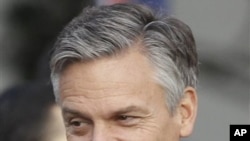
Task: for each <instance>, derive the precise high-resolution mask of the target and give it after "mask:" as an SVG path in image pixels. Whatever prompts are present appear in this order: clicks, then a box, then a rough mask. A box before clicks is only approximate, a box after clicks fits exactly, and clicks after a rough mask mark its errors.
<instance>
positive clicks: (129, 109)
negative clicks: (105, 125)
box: [113, 105, 149, 115]
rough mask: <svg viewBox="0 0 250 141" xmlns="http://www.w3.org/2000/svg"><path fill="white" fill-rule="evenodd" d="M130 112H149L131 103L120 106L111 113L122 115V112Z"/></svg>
mask: <svg viewBox="0 0 250 141" xmlns="http://www.w3.org/2000/svg"><path fill="white" fill-rule="evenodd" d="M130 112H139V113H142V114H148V113H149V112H148V110H146V109H143V108H141V107H138V106H135V105H131V106H128V107H125V108H121V109H119V110H117V111H115V112H113V115H122V114H127V113H130Z"/></svg>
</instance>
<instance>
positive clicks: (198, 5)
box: [0, 0, 250, 141]
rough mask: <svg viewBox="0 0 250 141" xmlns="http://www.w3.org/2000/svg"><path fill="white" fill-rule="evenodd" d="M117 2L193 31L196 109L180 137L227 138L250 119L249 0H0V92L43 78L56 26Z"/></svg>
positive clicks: (205, 140)
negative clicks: (190, 129) (188, 130)
mask: <svg viewBox="0 0 250 141" xmlns="http://www.w3.org/2000/svg"><path fill="white" fill-rule="evenodd" d="M119 2H135V3H144V4H147V5H149V6H151V7H152V8H154V9H156V10H158V11H159V12H162V13H168V14H169V15H172V16H175V17H177V18H179V19H180V20H182V21H184V22H185V23H187V24H188V25H189V26H190V27H191V29H192V31H193V34H194V36H195V39H196V43H197V48H198V53H199V58H200V79H199V81H200V83H199V88H198V96H199V111H198V119H197V122H196V126H195V130H194V133H193V135H192V136H190V137H189V138H186V139H183V141H191V140H198V141H199V140H200V141H211V140H212V141H228V140H229V125H230V124H250V16H249V15H250V1H249V0H237V1H236V0H209V1H208V0H96V1H94V0H74V1H72V0H53V1H52V0H0V97H1V93H4V92H5V91H8V90H9V89H11V88H13V87H15V86H17V85H22V84H27V83H33V82H34V81H43V82H45V83H48V82H49V69H48V55H49V53H48V52H49V50H50V49H51V47H52V46H53V42H54V40H55V39H56V36H57V35H58V33H59V32H60V30H61V29H62V28H63V27H64V26H65V25H66V24H67V23H68V22H69V21H70V20H71V19H72V18H73V17H74V16H76V15H77V14H78V13H79V12H80V11H81V10H82V8H83V7H85V6H93V5H106V4H112V3H119ZM0 114H1V113H0ZM0 116H1V115H0ZM0 134H1V132H0Z"/></svg>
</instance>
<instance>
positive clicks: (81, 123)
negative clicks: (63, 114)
mask: <svg viewBox="0 0 250 141" xmlns="http://www.w3.org/2000/svg"><path fill="white" fill-rule="evenodd" d="M66 128H67V132H69V133H70V134H75V135H84V134H86V133H87V131H88V129H89V123H88V122H87V121H86V120H83V119H80V118H73V119H70V120H69V121H67V123H66Z"/></svg>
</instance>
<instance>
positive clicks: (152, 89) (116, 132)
mask: <svg viewBox="0 0 250 141" xmlns="http://www.w3.org/2000/svg"><path fill="white" fill-rule="evenodd" d="M153 73H154V71H153V69H152V66H151V65H150V64H149V62H148V60H147V59H146V58H145V57H144V56H143V55H141V54H140V53H139V52H137V51H134V52H133V51H129V52H126V53H125V54H123V55H120V56H116V57H111V58H102V59H100V60H95V61H92V62H88V63H75V64H72V65H70V66H68V67H67V68H66V69H65V71H64V72H63V73H62V74H61V77H60V97H61V101H60V102H61V106H62V110H63V117H64V122H65V126H66V133H67V138H68V140H69V141H178V140H179V137H180V128H181V127H180V124H179V117H178V116H176V115H174V116H171V115H170V114H169V112H168V110H167V107H166V100H165V96H164V91H163V89H162V88H161V87H160V86H159V85H158V84H157V83H156V82H155V80H154V79H153V76H154V74H153Z"/></svg>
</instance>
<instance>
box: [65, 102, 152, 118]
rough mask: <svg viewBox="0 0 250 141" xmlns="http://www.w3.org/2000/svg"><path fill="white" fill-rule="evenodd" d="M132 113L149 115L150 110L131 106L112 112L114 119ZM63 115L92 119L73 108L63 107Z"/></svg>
mask: <svg viewBox="0 0 250 141" xmlns="http://www.w3.org/2000/svg"><path fill="white" fill-rule="evenodd" d="M131 112H138V113H142V114H148V113H149V111H148V110H146V109H143V108H142V107H138V106H135V105H131V106H128V107H124V108H121V109H118V110H116V111H114V112H112V113H111V116H112V117H113V116H116V115H123V114H128V113H131ZM62 113H63V115H64V116H65V115H67V114H70V115H74V116H79V117H82V118H84V119H90V116H88V115H87V114H84V113H82V112H80V111H77V110H74V109H71V108H68V107H63V108H62Z"/></svg>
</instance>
